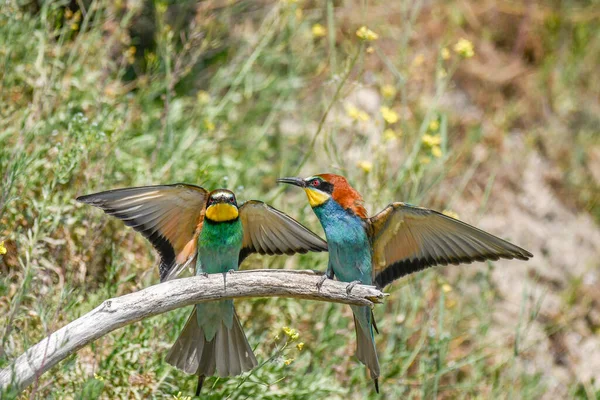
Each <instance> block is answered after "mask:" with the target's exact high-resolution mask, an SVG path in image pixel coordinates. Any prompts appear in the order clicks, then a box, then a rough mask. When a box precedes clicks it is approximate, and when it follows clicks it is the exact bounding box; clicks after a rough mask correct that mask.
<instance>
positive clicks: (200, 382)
mask: <svg viewBox="0 0 600 400" xmlns="http://www.w3.org/2000/svg"><path fill="white" fill-rule="evenodd" d="M204 378H205V376H204V375H198V384H197V385H196V397H198V396H200V392H201V391H202V385H203V384H204Z"/></svg>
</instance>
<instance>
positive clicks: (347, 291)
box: [346, 281, 361, 295]
mask: <svg viewBox="0 0 600 400" xmlns="http://www.w3.org/2000/svg"><path fill="white" fill-rule="evenodd" d="M359 283H361V282H360V281H352V282H350V283H349V284H348V286H346V294H347V295H349V294H350V292H352V289H354V286H356V285H357V284H359Z"/></svg>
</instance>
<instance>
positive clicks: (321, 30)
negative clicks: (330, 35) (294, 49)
mask: <svg viewBox="0 0 600 400" xmlns="http://www.w3.org/2000/svg"><path fill="white" fill-rule="evenodd" d="M311 31H312V35H313V36H314V37H316V38H321V37H323V36H325V35H326V34H327V30H326V29H325V27H323V25H321V24H314V25H313V26H312V29H311Z"/></svg>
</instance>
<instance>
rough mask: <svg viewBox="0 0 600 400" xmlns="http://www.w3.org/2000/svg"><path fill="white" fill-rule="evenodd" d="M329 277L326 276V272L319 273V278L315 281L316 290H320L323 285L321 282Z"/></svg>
mask: <svg viewBox="0 0 600 400" xmlns="http://www.w3.org/2000/svg"><path fill="white" fill-rule="evenodd" d="M328 278H329V277H328V276H327V274H323V275H321V278H320V279H319V282H317V290H319V291H320V290H321V287H322V286H323V283H325V281H326V280H327V279H328Z"/></svg>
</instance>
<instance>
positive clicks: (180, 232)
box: [77, 183, 208, 282]
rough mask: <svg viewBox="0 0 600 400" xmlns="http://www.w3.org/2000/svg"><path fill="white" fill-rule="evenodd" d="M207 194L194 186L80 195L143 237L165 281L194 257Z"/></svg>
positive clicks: (110, 191) (128, 189) (83, 199)
mask: <svg viewBox="0 0 600 400" xmlns="http://www.w3.org/2000/svg"><path fill="white" fill-rule="evenodd" d="M207 197H208V192H207V191H206V190H205V189H203V188H201V187H199V186H194V185H186V184H182V183H178V184H174V185H160V186H143V187H134V188H126V189H115V190H109V191H106V192H100V193H95V194H89V195H87V196H80V197H78V198H77V201H80V202H82V203H86V204H89V205H92V206H94V207H98V208H101V209H102V210H104V212H105V213H107V214H109V215H112V216H114V217H117V218H119V219H121V220H123V222H125V224H126V225H128V226H131V227H132V228H133V229H135V230H136V231H138V232H140V233H141V234H142V235H144V236H145V237H146V238H147V239H148V240H149V241H150V243H152V245H153V246H154V248H155V249H156V250H157V251H158V252H159V254H160V257H161V262H160V266H159V271H160V280H161V282H162V281H165V280H169V279H171V278H173V277H175V276H177V275H178V274H179V272H181V270H183V268H184V266H185V265H186V264H187V262H188V261H190V260H191V259H193V257H194V256H195V255H196V246H197V244H196V243H197V237H198V233H199V232H200V229H201V227H202V222H203V220H204V211H205V206H206V199H207Z"/></svg>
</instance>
